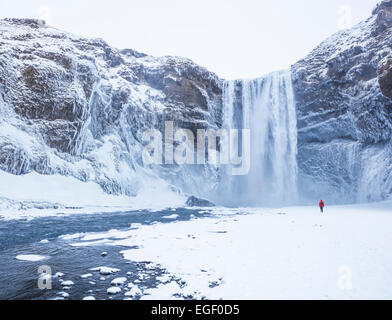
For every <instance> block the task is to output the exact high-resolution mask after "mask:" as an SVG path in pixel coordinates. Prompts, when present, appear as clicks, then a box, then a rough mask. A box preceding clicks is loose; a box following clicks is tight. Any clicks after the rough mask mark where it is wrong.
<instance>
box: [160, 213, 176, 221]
mask: <svg viewBox="0 0 392 320" xmlns="http://www.w3.org/2000/svg"><path fill="white" fill-rule="evenodd" d="M178 217H179V215H178V214H172V215H170V216H164V217H162V219H167V220H175V219H177V218H178Z"/></svg>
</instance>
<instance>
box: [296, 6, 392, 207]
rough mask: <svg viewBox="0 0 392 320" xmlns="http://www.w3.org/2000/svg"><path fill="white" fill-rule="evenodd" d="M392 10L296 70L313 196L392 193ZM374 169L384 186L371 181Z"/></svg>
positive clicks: (304, 183) (305, 180) (306, 177)
mask: <svg viewBox="0 0 392 320" xmlns="http://www.w3.org/2000/svg"><path fill="white" fill-rule="evenodd" d="M391 8H392V1H383V2H382V3H381V4H380V5H379V6H378V7H377V8H376V9H375V10H374V12H373V16H372V17H371V18H369V19H368V20H366V21H364V22H362V23H361V24H359V25H357V26H355V27H354V28H353V29H352V30H347V31H341V32H339V33H337V34H336V35H334V36H332V37H331V38H330V39H328V40H326V41H325V42H323V43H322V44H321V45H319V46H318V47H317V48H316V49H315V50H314V51H313V52H311V53H310V54H309V55H308V56H307V57H306V58H305V59H303V60H301V61H299V62H298V63H296V64H295V65H294V66H293V67H292V73H293V85H294V90H295V96H296V102H297V113H298V114H297V117H298V134H299V135H298V143H299V153H298V164H299V169H300V185H301V188H302V191H303V192H304V193H305V194H308V195H309V197H310V198H312V199H313V198H316V199H317V198H319V197H323V195H324V198H325V197H326V196H330V197H331V198H333V200H334V201H339V202H345V201H355V200H381V199H384V198H386V197H387V196H388V195H389V194H391V192H392V185H391V179H392V178H391V175H390V173H389V172H388V170H387V168H389V166H390V165H391V161H390V160H389V159H388V157H390V156H391V154H389V153H388V152H389V151H387V150H389V149H388V146H389V145H390V143H391V137H392V116H391V115H392V101H391V100H390V99H389V98H387V97H388V94H390V90H389V89H390V88H391V87H390V85H389V84H390V82H388V81H390V63H389V62H388V61H390V60H388V59H386V60H383V59H384V58H385V57H386V56H387V55H388V54H389V53H390V52H391V49H392V42H391V38H392V28H391V27H390V26H391V24H390V23H391V19H390V18H391ZM382 61H384V62H383V63H382ZM380 63H381V64H380ZM379 65H380V66H379ZM379 75H380V76H379ZM379 81H380V85H381V89H380V85H379ZM388 85H389V86H388ZM383 93H384V94H383ZM369 150H373V152H374V153H372V152H370V151H369ZM388 154H389V156H388ZM375 158H377V159H375ZM384 160H385V161H384ZM372 174H373V175H377V179H378V180H379V182H380V184H381V185H382V186H381V187H378V189H377V190H371V188H370V186H366V180H369V181H370V180H371V179H373V178H374V177H371V175H372ZM316 190H318V191H316ZM320 190H321V191H320Z"/></svg>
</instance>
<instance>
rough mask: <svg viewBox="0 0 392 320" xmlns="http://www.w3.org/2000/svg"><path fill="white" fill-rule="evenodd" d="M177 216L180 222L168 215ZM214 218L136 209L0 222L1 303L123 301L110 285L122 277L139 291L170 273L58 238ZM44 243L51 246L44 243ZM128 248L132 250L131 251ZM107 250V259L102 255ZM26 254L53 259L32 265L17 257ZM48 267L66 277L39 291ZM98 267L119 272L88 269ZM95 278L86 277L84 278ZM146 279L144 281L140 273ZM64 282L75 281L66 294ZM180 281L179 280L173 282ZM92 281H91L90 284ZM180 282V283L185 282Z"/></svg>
mask: <svg viewBox="0 0 392 320" xmlns="http://www.w3.org/2000/svg"><path fill="white" fill-rule="evenodd" d="M172 214H176V215H178V218H176V219H175V220H168V219H165V218H164V217H165V216H168V215H172ZM206 217H211V214H210V213H208V212H203V213H200V211H199V210H189V209H176V210H175V211H174V210H165V211H160V212H150V211H133V212H126V213H105V214H85V215H70V216H58V217H46V218H37V219H33V220H31V221H27V220H12V221H2V220H0V299H55V298H61V297H62V296H61V295H60V294H59V293H60V292H66V293H67V294H68V295H69V296H68V297H66V299H82V298H83V297H86V296H94V297H95V298H96V299H123V298H124V293H125V292H124V291H122V292H121V293H119V294H117V295H113V296H109V295H108V294H107V292H106V290H107V288H109V287H110V282H111V281H112V280H113V279H114V278H117V277H126V278H127V283H129V282H134V281H135V280H137V279H138V281H140V282H139V283H138V286H139V287H140V288H144V289H145V288H154V287H156V286H157V285H158V284H159V281H157V280H156V278H157V277H159V276H162V275H163V274H165V273H166V271H165V270H164V269H162V268H160V267H159V266H154V267H153V268H151V267H146V266H149V265H150V263H149V262H148V261H146V262H143V263H135V262H132V261H127V260H124V259H123V257H122V255H121V254H120V253H119V252H120V251H121V250H122V249H124V248H121V247H116V246H98V245H96V246H89V247H72V246H70V245H69V241H67V240H64V239H61V238H59V236H61V235H66V234H75V233H88V232H106V231H109V230H112V229H117V230H129V229H130V226H131V224H135V223H137V224H142V225H150V224H153V223H172V222H174V221H188V220H190V219H192V218H206ZM43 239H47V240H49V242H48V243H41V242H40V241H41V240H43ZM127 249H129V247H127ZM102 252H107V256H102V255H101V253H102ZM23 254H34V255H42V256H47V257H49V259H47V260H43V261H38V262H30V261H19V260H17V259H16V258H15V257H16V256H17V255H23ZM42 265H47V266H49V267H50V268H51V274H52V275H54V274H56V273H57V272H61V273H64V276H62V277H61V278H58V277H53V278H52V289H51V290H40V289H39V288H38V276H39V275H38V268H39V267H40V266H42ZM99 266H106V267H114V268H117V269H120V272H118V273H115V274H113V275H110V276H104V277H105V280H101V277H103V276H102V275H100V274H99V273H98V272H94V271H91V270H89V269H91V268H94V267H99ZM87 273H92V274H93V276H92V277H89V278H86V279H82V278H81V277H80V276H81V275H83V274H87ZM141 274H143V275H144V276H143V278H142V279H140V275H141ZM60 279H62V280H64V281H66V280H71V281H73V282H74V285H72V286H70V288H66V290H64V289H63V288H62V285H61V283H60ZM174 280H178V281H180V280H179V279H174ZM91 282H92V283H91ZM180 284H181V283H180Z"/></svg>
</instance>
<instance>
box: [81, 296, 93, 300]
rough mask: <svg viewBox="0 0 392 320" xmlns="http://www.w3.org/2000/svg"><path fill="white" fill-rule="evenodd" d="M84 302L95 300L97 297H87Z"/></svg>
mask: <svg viewBox="0 0 392 320" xmlns="http://www.w3.org/2000/svg"><path fill="white" fill-rule="evenodd" d="M83 300H95V297H93V296H87V297H84V298H83Z"/></svg>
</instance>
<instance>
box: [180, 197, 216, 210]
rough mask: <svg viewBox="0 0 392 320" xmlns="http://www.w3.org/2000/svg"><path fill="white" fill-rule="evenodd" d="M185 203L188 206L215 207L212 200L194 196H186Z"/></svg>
mask: <svg viewBox="0 0 392 320" xmlns="http://www.w3.org/2000/svg"><path fill="white" fill-rule="evenodd" d="M186 205H187V206H188V207H215V204H213V203H212V202H210V201H208V200H205V199H199V198H196V197H194V196H191V197H189V198H188V200H187V202H186Z"/></svg>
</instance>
